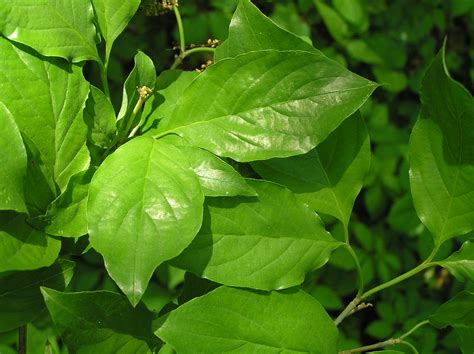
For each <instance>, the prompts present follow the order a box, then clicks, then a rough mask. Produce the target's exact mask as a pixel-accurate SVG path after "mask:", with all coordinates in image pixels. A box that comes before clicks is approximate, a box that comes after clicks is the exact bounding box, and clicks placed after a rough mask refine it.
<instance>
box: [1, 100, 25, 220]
mask: <svg viewBox="0 0 474 354" xmlns="http://www.w3.org/2000/svg"><path fill="white" fill-rule="evenodd" d="M0 136H1V139H0V151H1V154H0V166H1V167H0V210H15V211H18V212H26V205H25V194H24V188H23V186H24V184H25V181H26V164H27V160H26V149H25V146H24V145H23V140H22V139H21V134H20V131H19V130H18V127H17V126H16V124H15V121H14V120H13V117H12V115H11V113H10V112H9V111H8V109H7V108H6V107H5V106H4V105H3V104H2V103H1V102H0Z"/></svg>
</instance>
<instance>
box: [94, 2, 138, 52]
mask: <svg viewBox="0 0 474 354" xmlns="http://www.w3.org/2000/svg"><path fill="white" fill-rule="evenodd" d="M92 5H94V10H95V15H96V17H97V22H98V23H99V30H100V33H101V34H102V37H103V38H104V39H105V48H106V49H105V58H106V61H108V59H109V56H110V51H111V50H112V45H113V43H114V41H115V40H116V39H117V37H118V36H119V35H120V33H122V31H123V30H124V29H125V27H126V26H127V24H128V22H129V21H130V20H131V19H132V17H133V15H134V14H135V12H136V11H137V9H138V6H139V5H140V0H127V1H123V0H92Z"/></svg>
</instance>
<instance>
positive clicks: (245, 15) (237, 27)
mask: <svg viewBox="0 0 474 354" xmlns="http://www.w3.org/2000/svg"><path fill="white" fill-rule="evenodd" d="M265 49H278V50H303V51H308V52H319V51H318V50H317V49H315V48H313V47H312V46H311V45H310V44H308V43H307V42H305V41H303V40H302V39H301V38H299V37H298V36H296V35H294V34H293V33H291V32H288V31H286V30H284V29H283V28H281V27H280V26H278V25H277V24H276V23H275V22H273V21H272V20H271V19H269V18H268V17H267V16H265V15H264V14H262V13H261V12H260V10H259V9H258V8H257V7H256V6H255V5H254V4H252V3H251V2H250V1H249V0H241V1H240V2H239V5H238V6H237V9H236V10H235V13H234V15H233V17H232V21H231V23H230V27H229V37H228V38H227V40H226V41H225V42H224V43H222V44H221V45H219V46H218V47H217V48H216V52H215V54H214V59H215V61H219V60H221V59H225V58H229V57H235V56H237V55H239V54H243V53H248V52H251V51H256V50H265Z"/></svg>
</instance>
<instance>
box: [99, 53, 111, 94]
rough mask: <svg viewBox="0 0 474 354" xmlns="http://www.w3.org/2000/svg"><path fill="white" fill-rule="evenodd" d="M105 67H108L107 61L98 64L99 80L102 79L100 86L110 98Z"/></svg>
mask: <svg viewBox="0 0 474 354" xmlns="http://www.w3.org/2000/svg"><path fill="white" fill-rule="evenodd" d="M107 67H108V63H107V61H105V62H104V63H100V64H99V68H100V80H101V81H102V87H103V89H104V93H105V95H106V96H107V97H109V98H110V89H109V82H108V80H107Z"/></svg>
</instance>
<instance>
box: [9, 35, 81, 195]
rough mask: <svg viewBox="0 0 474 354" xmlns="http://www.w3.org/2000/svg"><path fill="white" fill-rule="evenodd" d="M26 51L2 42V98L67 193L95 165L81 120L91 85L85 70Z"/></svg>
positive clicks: (21, 129) (22, 130) (56, 180)
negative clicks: (71, 182)
mask: <svg viewBox="0 0 474 354" xmlns="http://www.w3.org/2000/svg"><path fill="white" fill-rule="evenodd" d="M22 49H25V48H21V49H20V48H19V47H16V46H15V45H13V44H12V43H11V42H9V41H8V40H6V39H5V38H0V62H1V63H2V70H1V71H0V81H1V82H2V84H1V85H0V96H1V97H2V100H3V102H4V103H5V105H6V107H7V109H8V110H9V111H10V112H11V114H12V115H13V117H14V119H15V121H16V123H17V125H18V128H19V129H20V131H21V133H22V134H24V135H26V137H27V138H28V139H30V140H31V141H32V142H33V143H34V145H35V146H36V148H37V149H38V151H39V152H40V154H41V159H42V161H43V162H44V164H45V166H46V167H47V168H48V171H49V172H50V175H52V176H54V179H55V182H56V183H57V184H58V186H59V187H60V188H61V190H63V189H64V188H65V187H66V185H67V182H68V181H69V178H70V177H71V176H72V175H74V174H76V173H78V172H80V171H83V170H85V169H86V168H87V167H88V165H89V161H90V157H89V152H88V150H87V147H86V140H87V125H86V123H85V122H84V119H83V116H82V111H83V108H84V104H85V101H86V98H87V94H88V92H89V84H88V83H87V81H86V80H85V79H84V76H83V75H82V70H81V68H80V67H78V66H75V65H72V66H71V65H68V64H66V63H64V61H63V60H59V59H51V60H50V61H48V60H42V59H41V58H40V57H38V56H36V55H35V54H34V53H31V52H29V51H28V52H27V51H24V50H22Z"/></svg>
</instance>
